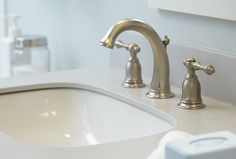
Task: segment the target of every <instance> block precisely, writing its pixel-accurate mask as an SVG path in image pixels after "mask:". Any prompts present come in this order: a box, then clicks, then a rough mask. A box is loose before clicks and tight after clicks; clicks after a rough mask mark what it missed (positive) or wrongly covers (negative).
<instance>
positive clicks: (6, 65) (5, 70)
mask: <svg viewBox="0 0 236 159" xmlns="http://www.w3.org/2000/svg"><path fill="white" fill-rule="evenodd" d="M4 18H7V19H10V20H11V21H12V22H11V24H12V25H11V26H10V27H9V28H8V35H7V36H6V37H2V38H0V77H9V76H10V75H11V54H12V52H13V45H14V40H15V38H16V37H17V36H18V35H20V34H21V29H20V28H19V27H18V25H17V20H18V19H19V18H20V15H19V14H16V13H15V14H9V15H8V16H6V17H4Z"/></svg>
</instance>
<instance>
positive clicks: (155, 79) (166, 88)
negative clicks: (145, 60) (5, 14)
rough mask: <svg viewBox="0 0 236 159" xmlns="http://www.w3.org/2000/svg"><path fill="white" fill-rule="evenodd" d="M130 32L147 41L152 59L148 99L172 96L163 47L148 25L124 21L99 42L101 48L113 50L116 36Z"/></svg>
mask: <svg viewBox="0 0 236 159" xmlns="http://www.w3.org/2000/svg"><path fill="white" fill-rule="evenodd" d="M127 30H132V31H137V32H139V33H141V34H143V35H144V36H145V37H146V38H147V39H148V41H149V43H150V45H151V47H152V52H153V58H154V69H153V76H152V82H151V85H150V89H149V92H148V93H146V96H147V97H150V98H170V97H173V96H174V94H173V93H171V90H170V80H169V61H168V56H167V53H166V49H165V45H164V43H163V41H162V40H161V39H160V37H159V35H158V34H157V33H156V32H155V30H154V29H153V28H152V27H151V26H149V25H148V24H146V23H144V22H142V21H140V20H136V19H124V20H120V21H118V22H117V23H116V24H114V25H113V26H112V27H111V28H110V29H109V30H108V32H107V34H106V35H105V37H104V38H103V39H102V40H101V41H100V44H101V45H102V46H105V47H107V48H110V49H113V48H114V46H115V41H116V38H117V37H118V35H119V34H120V33H122V32H124V31H127Z"/></svg>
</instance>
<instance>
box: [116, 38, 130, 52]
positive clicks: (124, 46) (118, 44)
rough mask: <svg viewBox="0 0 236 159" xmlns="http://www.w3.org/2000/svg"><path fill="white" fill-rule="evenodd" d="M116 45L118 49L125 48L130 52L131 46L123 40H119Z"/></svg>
mask: <svg viewBox="0 0 236 159" xmlns="http://www.w3.org/2000/svg"><path fill="white" fill-rule="evenodd" d="M115 45H116V48H125V49H127V50H129V45H128V44H126V43H124V42H123V41H121V40H117V41H116V43H115Z"/></svg>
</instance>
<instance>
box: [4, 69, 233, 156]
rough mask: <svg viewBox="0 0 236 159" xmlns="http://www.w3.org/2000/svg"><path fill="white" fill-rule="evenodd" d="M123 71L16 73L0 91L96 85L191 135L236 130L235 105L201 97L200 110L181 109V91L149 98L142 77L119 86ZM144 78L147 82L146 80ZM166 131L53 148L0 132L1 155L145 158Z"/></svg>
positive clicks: (175, 89) (82, 70)
mask: <svg viewBox="0 0 236 159" xmlns="http://www.w3.org/2000/svg"><path fill="white" fill-rule="evenodd" d="M123 77H124V72H123V70H120V69H115V68H111V69H107V70H101V69H99V70H89V69H78V70H70V71H62V72H53V73H47V74H41V75H34V76H19V77H12V78H3V79H0V93H6V92H11V91H16V90H19V91H20V90H22V89H24V90H26V89H28V90H30V89H36V88H40V87H48V86H50V87H52V86H53V87H62V86H64V87H75V88H76V87H79V86H80V85H81V84H83V85H90V86H93V87H97V88H98V89H101V90H105V92H108V93H109V92H111V93H112V94H116V95H117V96H119V98H124V99H127V98H130V99H132V100H136V101H139V102H142V103H144V104H147V105H150V106H151V107H153V108H157V109H159V110H161V111H163V112H165V113H167V114H169V115H171V116H172V117H174V118H175V119H176V121H177V126H176V127H175V129H176V130H181V131H186V132H189V133H192V134H194V135H196V134H201V133H208V132H215V131H221V130H228V131H231V132H234V133H236V124H235V123H236V116H235V114H236V107H235V106H232V105H229V104H225V103H221V102H219V101H216V100H212V99H208V98H205V97H203V101H204V103H205V104H206V105H207V107H206V108H205V109H200V110H182V109H179V108H177V104H178V102H179V100H180V97H181V90H180V89H178V88H172V91H173V92H174V93H175V95H176V96H175V97H174V98H170V99H149V98H146V97H145V93H146V92H147V90H148V89H149V82H148V81H150V80H147V79H145V78H144V81H145V83H146V84H147V87H145V88H141V89H127V88H122V87H121V83H122V80H123ZM146 81H147V82H146ZM163 135H165V133H162V134H157V135H152V136H146V137H142V138H137V139H130V140H126V141H119V142H114V143H108V144H100V145H94V146H85V147H70V148H68V147H67V148H55V147H43V146H38V145H32V144H29V143H25V142H23V141H20V140H17V139H14V138H12V137H10V136H8V135H6V134H4V133H1V134H0V158H4V159H16V158H17V159H78V158H83V159H111V158H112V159H145V158H146V157H147V156H148V155H149V154H150V153H151V152H152V151H153V150H154V149H155V148H156V147H157V144H158V141H159V140H160V138H161V137H162V136H163Z"/></svg>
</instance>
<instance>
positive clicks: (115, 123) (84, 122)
mask: <svg viewBox="0 0 236 159" xmlns="http://www.w3.org/2000/svg"><path fill="white" fill-rule="evenodd" d="M136 104H137V105H138V104H139V105H140V103H136ZM136 104H135V101H133V104H128V103H126V102H123V101H121V100H118V99H115V98H113V97H109V96H106V95H103V94H100V93H98V92H93V91H90V90H85V89H79V88H78V89H75V88H74V89H73V88H54V89H42V90H31V91H23V92H15V93H8V94H3V95H1V96H0V131H2V132H4V133H6V134H7V135H9V136H12V137H14V138H16V139H19V140H22V141H24V142H29V143H33V144H38V145H43V146H53V147H68V146H86V145H95V144H101V143H108V142H115V141H121V140H126V139H131V138H137V137H143V136H148V135H152V134H157V133H161V132H164V131H167V130H170V129H172V128H173V127H174V126H175V123H174V122H171V121H172V119H170V118H171V117H170V116H168V115H167V114H165V113H163V112H160V111H158V110H155V109H153V110H152V113H149V112H148V111H147V110H145V109H144V108H142V109H143V110H141V109H139V108H138V107H136Z"/></svg>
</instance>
